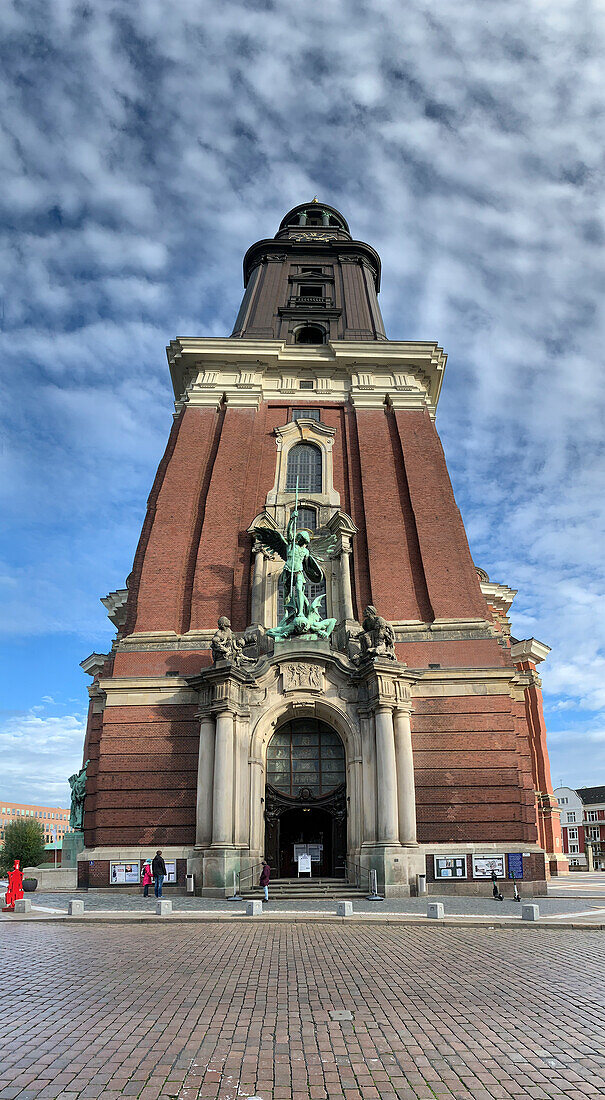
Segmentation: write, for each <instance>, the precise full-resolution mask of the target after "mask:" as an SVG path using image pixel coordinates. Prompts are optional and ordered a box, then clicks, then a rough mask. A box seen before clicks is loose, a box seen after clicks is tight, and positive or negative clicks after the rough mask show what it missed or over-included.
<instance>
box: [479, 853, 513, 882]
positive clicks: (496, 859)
mask: <svg viewBox="0 0 605 1100" xmlns="http://www.w3.org/2000/svg"><path fill="white" fill-rule="evenodd" d="M492 871H495V872H496V876H497V877H498V878H506V871H505V869H504V856H503V855H501V856H473V878H491V877H492Z"/></svg>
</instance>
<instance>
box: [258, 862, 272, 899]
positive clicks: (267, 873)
mask: <svg viewBox="0 0 605 1100" xmlns="http://www.w3.org/2000/svg"><path fill="white" fill-rule="evenodd" d="M270 878H271V868H270V867H269V864H268V863H267V862H266V861H265V860H263V869H262V871H261V873H260V881H259V886H262V887H263V890H264V891H265V901H269V879H270Z"/></svg>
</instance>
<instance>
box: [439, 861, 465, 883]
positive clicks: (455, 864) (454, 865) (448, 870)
mask: <svg viewBox="0 0 605 1100" xmlns="http://www.w3.org/2000/svg"><path fill="white" fill-rule="evenodd" d="M433 870H434V874H435V878H436V879H454V878H457V879H461V878H466V875H467V869H466V856H433Z"/></svg>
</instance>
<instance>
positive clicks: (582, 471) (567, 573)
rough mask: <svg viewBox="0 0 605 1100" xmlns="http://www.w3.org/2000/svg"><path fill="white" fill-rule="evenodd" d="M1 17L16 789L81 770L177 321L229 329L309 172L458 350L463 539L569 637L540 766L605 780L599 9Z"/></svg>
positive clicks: (259, 8)
mask: <svg viewBox="0 0 605 1100" xmlns="http://www.w3.org/2000/svg"><path fill="white" fill-rule="evenodd" d="M3 28H4V37H3V43H2V45H1V47H0V48H1V50H2V66H1V71H2V72H3V73H4V80H3V84H2V88H1V93H0V94H1V95H2V99H3V104H2V106H3V110H2V117H3V119H4V127H3V130H2V136H1V141H2V156H1V158H0V164H1V165H2V169H1V170H2V174H3V177H4V178H3V182H2V188H1V189H0V217H1V218H2V223H3V227H4V230H5V234H6V239H7V241H8V247H5V248H4V249H3V250H2V252H1V254H0V275H1V284H2V292H1V293H2V301H1V302H0V318H1V320H2V332H1V339H2V345H3V347H2V360H1V361H2V381H1V386H2V397H3V400H2V418H3V423H2V448H1V451H0V462H1V475H0V506H1V508H2V513H3V515H4V517H5V522H4V524H3V535H2V543H1V546H0V598H1V600H2V609H1V615H0V624H1V628H2V635H3V637H2V646H3V653H2V656H1V661H0V668H1V675H2V678H3V687H2V697H1V705H2V708H3V709H2V711H1V712H0V746H1V748H2V773H1V776H2V778H1V781H0V793H1V794H2V796H3V797H5V798H12V799H14V800H15V799H18V798H23V799H28V800H33V801H38V802H41V803H42V802H53V803H54V802H58V803H62V804H66V802H67V800H68V788H67V784H66V781H65V777H66V776H67V775H68V774H69V773H70V772H72V771H73V770H74V769H75V768H76V767H77V766H79V764H80V760H81V746H82V723H83V720H84V713H85V707H86V684H87V683H88V682H89V680H88V677H85V676H84V674H83V673H82V672H81V670H80V668H79V667H78V662H79V661H80V660H81V659H82V658H83V657H85V656H86V655H87V654H88V653H90V652H91V651H92V650H94V649H96V650H100V651H105V650H106V649H107V647H108V645H109V643H110V638H111V627H110V624H109V622H108V621H107V619H106V618H105V612H104V609H103V607H102V606H101V604H100V603H99V597H101V596H103V595H105V593H107V592H108V591H110V590H111V589H115V588H120V587H122V586H123V584H124V579H125V577H126V575H127V574H128V572H129V571H130V568H131V564H132V557H133V553H134V549H135V545H136V541H137V538H138V533H139V530H140V526H141V523H142V519H143V514H144V508H145V501H146V497H147V494H148V492H149V489H150V486H151V482H152V479H153V476H154V472H155V468H156V465H157V462H158V460H159V457H160V455H161V453H162V451H163V448H164V445H165V441H166V437H167V434H168V431H169V428H170V423H171V417H172V405H171V391H170V387H169V378H168V370H167V365H166V360H165V354H164V347H165V345H166V343H167V342H168V341H169V340H170V339H171V338H173V337H175V336H177V335H220V336H223V335H228V334H229V332H230V331H231V328H232V324H233V320H234V317H235V314H236V311H237V307H238V304H239V301H240V298H241V293H242V287H241V260H242V256H243V253H244V252H245V250H246V248H247V247H248V245H249V244H250V243H251V242H252V241H254V240H256V239H258V238H259V237H264V236H272V235H273V234H274V233H275V231H276V230H277V226H278V224H279V221H280V219H281V217H282V216H283V214H284V213H285V212H286V211H287V210H288V209H289V208H290V207H292V206H293V205H295V204H296V203H298V202H302V201H306V200H308V199H310V198H311V197H312V196H313V195H314V194H317V195H319V197H320V199H321V200H323V201H324V202H327V203H330V204H331V205H333V206H336V207H337V208H338V209H340V210H342V212H343V214H344V215H345V217H346V218H347V219H348V221H349V224H350V225H351V228H352V232H353V234H354V236H356V237H358V238H360V239H362V240H366V241H368V242H370V243H371V244H372V245H373V246H374V247H376V248H377V249H378V251H379V253H380V254H381V256H382V261H383V290H382V294H381V304H382V310H383V314H384V317H385V322H386V326H387V333H388V335H389V336H390V338H392V339H404V340H405V339H410V340H415V339H422V340H435V341H438V342H439V343H440V344H442V345H443V346H444V347H445V349H446V350H447V352H448V354H449V363H448V368H447V372H446V379H445V385H444V389H443V392H442V398H441V404H440V411H439V415H438V427H439V430H440V433H441V436H442V439H443V442H444V445H445V448H446V453H447V457H448V461H449V466H450V471H451V474H452V478H453V481H454V487H455V491H456V495H457V500H458V503H459V505H460V508H461V511H462V514H463V517H464V519H465V522H466V525H467V531H468V534H469V539H470V543H471V549H472V552H473V555H474V558H475V561H476V562H477V564H478V565H481V566H482V567H483V568H484V569H486V570H487V572H488V573H489V574H490V577H491V579H492V580H497V581H502V582H505V583H507V584H509V585H510V586H511V587H513V588H517V589H518V590H519V595H518V596H517V598H516V601H515V603H514V605H513V612H512V622H513V633H514V634H515V635H516V636H517V637H529V636H532V635H533V636H535V637H537V638H539V639H540V640H541V641H544V642H546V643H547V644H548V645H550V646H551V647H552V654H551V656H550V657H549V659H548V661H547V662H546V663H545V664H544V665H542V666H541V671H542V676H543V682H544V691H545V703H546V716H547V722H548V728H549V743H550V752H551V761H552V770H553V779H554V781H555V784H556V783H557V782H558V781H559V780H563V781H564V782H565V783H568V784H570V785H572V786H573V785H580V784H596V783H605V716H604V711H605V650H604V641H605V637H604V636H605V626H604V621H605V620H604V617H603V615H602V613H601V607H600V605H601V603H602V598H603V589H604V587H605V578H604V566H603V546H604V545H605V538H604V532H603V509H602V490H603V482H604V476H603V475H604V465H605V462H604V448H603V409H604V404H605V401H604V387H603V381H602V370H603V368H602V365H601V357H602V347H603V331H602V330H603V321H602V311H601V310H600V309H599V305H600V301H601V299H602V293H603V281H604V280H603V263H602V255H603V247H602V246H603V239H604V228H603V148H602V146H603V143H602V134H603V127H604V98H603V85H602V57H603V48H604V39H605V12H604V10H603V8H601V9H600V10H599V8H598V6H597V5H590V4H584V3H569V2H562V0H549V2H548V3H546V2H545V0H534V2H532V3H529V4H528V3H526V2H523V3H521V2H519V0H509V2H508V3H506V4H502V3H499V2H495V0H457V2H456V3H447V2H446V3H443V4H434V3H420V2H414V0H411V2H410V3H408V4H406V5H405V6H404V7H402V6H401V5H400V4H395V3H391V2H389V0H374V2H363V3H361V2H355V0H324V3H322V4H318V5H308V4H307V5H301V4H300V3H295V2H294V0H280V2H279V3H277V2H275V3H273V2H272V0H257V2H255V0H250V2H248V3H242V2H240V3H238V2H233V3H227V4H210V3H207V2H206V3H204V2H202V3H199V2H198V3H193V2H189V0H172V2H171V4H170V6H168V5H166V4H165V3H163V2H162V3H160V2H159V0H143V2H139V0H131V2H130V3H129V4H128V5H124V4H121V3H111V2H110V0H107V2H105V3H103V4H92V3H89V2H79V3H76V2H74V0H52V2H50V0H49V2H43V0H29V2H28V3H25V2H22V0H13V2H12V3H11V2H10V0H7V2H6V3H5V5H4V7H3Z"/></svg>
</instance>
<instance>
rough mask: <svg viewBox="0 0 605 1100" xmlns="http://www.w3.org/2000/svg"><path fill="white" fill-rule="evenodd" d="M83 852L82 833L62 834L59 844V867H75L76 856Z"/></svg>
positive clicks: (76, 864)
mask: <svg viewBox="0 0 605 1100" xmlns="http://www.w3.org/2000/svg"><path fill="white" fill-rule="evenodd" d="M83 851H84V833H80V832H69V833H64V834H63V842H62V844H61V867H77V866H78V856H79V855H80V852H83Z"/></svg>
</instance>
